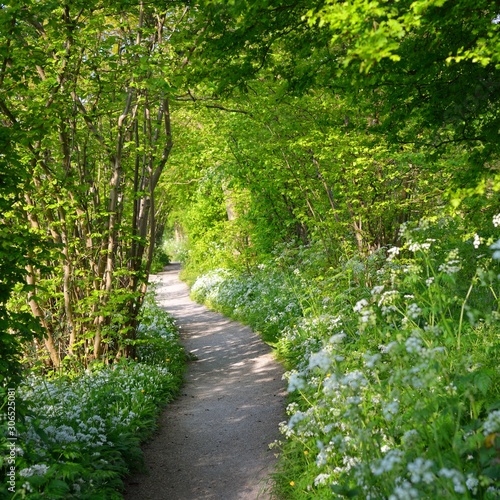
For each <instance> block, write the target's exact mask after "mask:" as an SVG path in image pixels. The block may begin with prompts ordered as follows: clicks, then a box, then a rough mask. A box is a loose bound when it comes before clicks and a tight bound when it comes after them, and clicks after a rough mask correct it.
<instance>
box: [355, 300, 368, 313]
mask: <svg viewBox="0 0 500 500" xmlns="http://www.w3.org/2000/svg"><path fill="white" fill-rule="evenodd" d="M367 305H368V301H367V300H366V299H361V300H359V301H358V302H356V305H355V306H354V308H353V311H354V312H361V311H362V310H363V309H364V308H365V307H366V306H367Z"/></svg>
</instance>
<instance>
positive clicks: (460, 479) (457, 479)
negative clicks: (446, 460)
mask: <svg viewBox="0 0 500 500" xmlns="http://www.w3.org/2000/svg"><path fill="white" fill-rule="evenodd" d="M439 476H440V477H442V478H445V479H451V481H452V483H453V489H454V491H455V493H465V492H466V489H465V488H466V484H465V480H464V476H463V475H462V473H461V472H459V471H458V470H456V469H448V468H446V467H443V468H442V469H441V470H440V471H439Z"/></svg>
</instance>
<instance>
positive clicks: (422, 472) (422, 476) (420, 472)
mask: <svg viewBox="0 0 500 500" xmlns="http://www.w3.org/2000/svg"><path fill="white" fill-rule="evenodd" d="M433 467H434V462H433V461H432V460H426V459H424V458H422V457H418V458H416V459H415V460H414V461H413V462H411V463H409V464H408V466H407V468H408V472H409V473H410V474H411V480H412V482H413V483H414V484H417V483H420V482H424V483H426V484H431V483H432V482H433V481H434V480H435V479H436V476H435V475H434V473H433V472H432V468H433Z"/></svg>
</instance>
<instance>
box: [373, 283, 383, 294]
mask: <svg viewBox="0 0 500 500" xmlns="http://www.w3.org/2000/svg"><path fill="white" fill-rule="evenodd" d="M383 291H384V285H378V286H375V287H373V288H372V291H371V292H370V293H371V295H380V294H381V293H382V292H383Z"/></svg>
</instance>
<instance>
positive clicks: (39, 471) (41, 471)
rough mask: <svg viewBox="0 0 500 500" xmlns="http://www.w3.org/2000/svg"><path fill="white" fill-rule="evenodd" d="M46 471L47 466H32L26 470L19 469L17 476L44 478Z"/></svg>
mask: <svg viewBox="0 0 500 500" xmlns="http://www.w3.org/2000/svg"><path fill="white" fill-rule="evenodd" d="M48 470H49V466H48V465H46V464H34V465H32V466H31V467H27V468H26V469H21V470H20V471H19V475H20V476H21V477H31V476H44V475H45V474H47V471H48Z"/></svg>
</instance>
